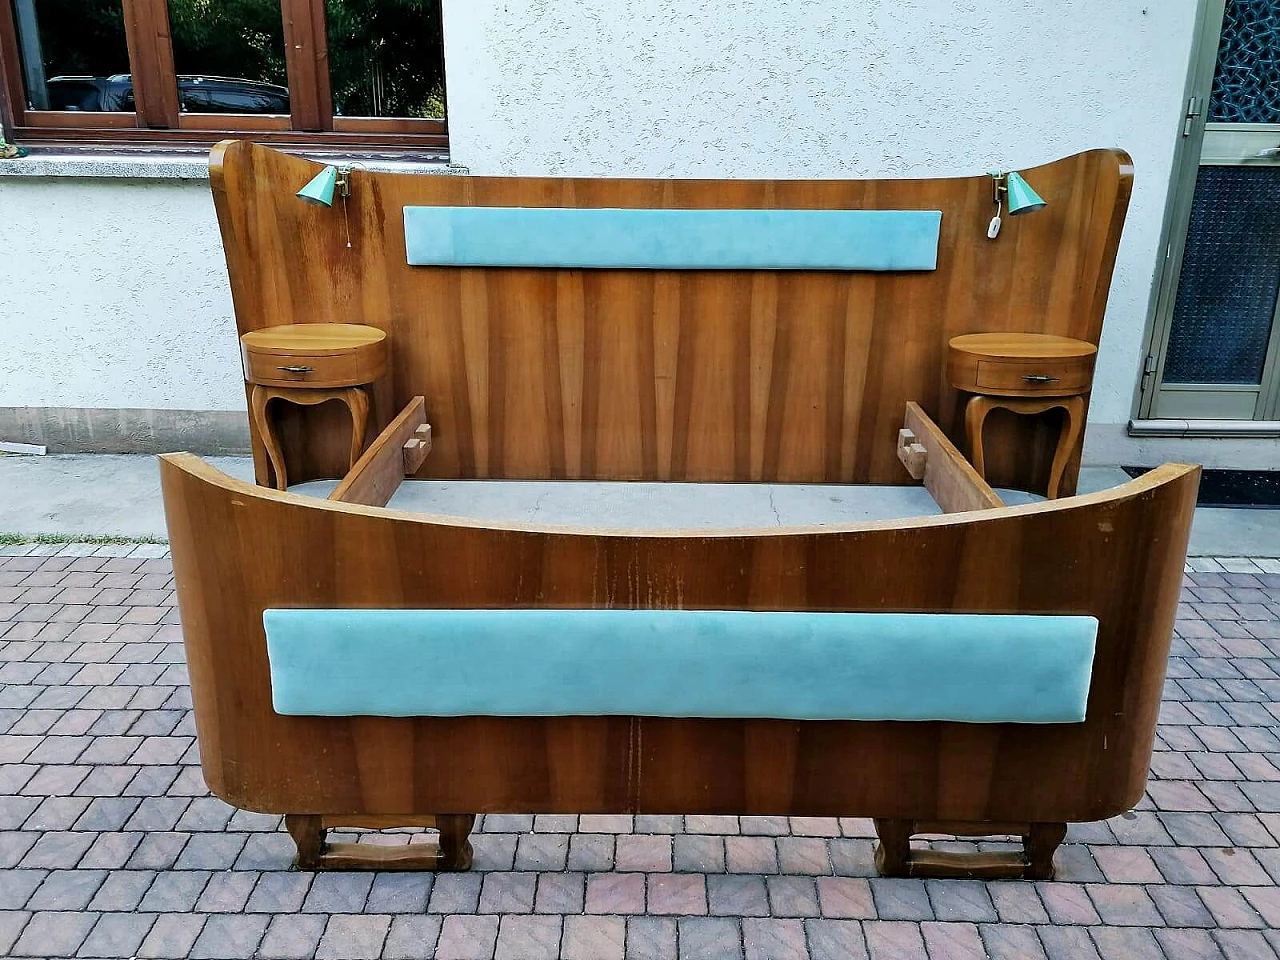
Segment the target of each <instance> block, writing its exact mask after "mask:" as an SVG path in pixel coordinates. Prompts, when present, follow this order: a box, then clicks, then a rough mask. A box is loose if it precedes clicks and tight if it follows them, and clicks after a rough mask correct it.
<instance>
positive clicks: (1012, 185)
mask: <svg viewBox="0 0 1280 960" xmlns="http://www.w3.org/2000/svg"><path fill="white" fill-rule="evenodd" d="M1006 188H1007V190H1008V191H1009V216H1011V217H1016V216H1017V215H1018V214H1020V213H1031V212H1032V211H1033V210H1039V209H1040V208H1041V207H1043V206H1044V205H1045V203H1044V198H1043V197H1041V196H1040V194H1038V193H1036V192H1035V191H1034V190H1032V189H1031V184H1029V183H1027V181H1026V180H1024V179H1023V177H1022V174H1020V173H1017V172H1013V173H1010V174H1009V175H1008V176H1007V178H1006ZM330 193H332V190H330ZM299 196H301V194H299Z"/></svg>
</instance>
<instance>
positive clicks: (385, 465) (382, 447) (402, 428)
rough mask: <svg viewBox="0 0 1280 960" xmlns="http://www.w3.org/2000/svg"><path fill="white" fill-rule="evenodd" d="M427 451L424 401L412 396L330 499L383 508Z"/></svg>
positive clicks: (429, 431)
mask: <svg viewBox="0 0 1280 960" xmlns="http://www.w3.org/2000/svg"><path fill="white" fill-rule="evenodd" d="M430 452H431V425H430V424H429V423H427V408H426V401H425V400H423V398H422V397H414V398H413V399H412V400H410V401H409V403H408V404H407V405H406V406H405V408H404V409H403V410H401V411H400V413H399V415H398V416H397V417H396V418H395V419H394V420H392V421H391V422H390V423H389V424H387V428H386V429H385V430H383V431H382V433H380V434H378V437H377V439H376V440H374V441H373V443H371V444H369V449H368V450H366V451H365V452H364V455H363V456H362V457H361V458H360V459H359V460H357V461H356V464H355V466H354V467H352V468H351V469H350V470H349V471H348V472H347V475H346V476H345V477H343V478H342V482H341V483H340V484H338V486H337V487H336V488H335V489H334V491H333V493H331V494H329V499H330V500H338V501H341V502H342V503H362V504H364V505H365V506H366V507H385V506H386V505H387V502H388V501H389V500H390V499H391V498H392V497H393V496H394V495H395V492H396V488H398V487H399V486H400V481H401V480H403V479H404V478H405V477H407V476H412V475H413V474H414V473H416V472H417V471H418V468H419V467H421V466H422V462H423V461H424V460H426V458H427V454H428V453H430Z"/></svg>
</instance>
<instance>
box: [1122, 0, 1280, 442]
mask: <svg viewBox="0 0 1280 960" xmlns="http://www.w3.org/2000/svg"><path fill="white" fill-rule="evenodd" d="M1207 7H1208V8H1209V9H1208V10H1206V12H1205V15H1206V21H1207V23H1209V24H1212V23H1214V22H1215V20H1216V21H1217V22H1220V23H1221V30H1220V31H1215V30H1210V29H1206V30H1205V31H1204V32H1205V34H1206V35H1207V37H1208V39H1209V41H1210V42H1209V43H1208V44H1205V46H1206V47H1207V49H1206V50H1205V53H1204V56H1203V58H1202V63H1201V64H1200V67H1199V69H1198V70H1197V77H1198V78H1199V80H1200V81H1201V82H1200V83H1199V84H1196V86H1198V87H1199V89H1198V90H1197V95H1196V96H1193V97H1192V98H1191V100H1190V102H1189V103H1188V105H1187V107H1188V110H1187V118H1186V121H1185V126H1184V135H1186V136H1188V137H1189V138H1192V139H1191V143H1189V144H1188V146H1189V147H1191V148H1192V149H1194V137H1195V134H1196V133H1197V132H1199V133H1200V134H1201V136H1200V139H1199V153H1198V163H1194V164H1188V165H1187V166H1190V167H1193V169H1191V170H1190V171H1188V172H1187V173H1185V174H1184V189H1183V191H1182V195H1181V196H1180V197H1179V198H1178V199H1177V201H1176V202H1175V209H1174V217H1173V223H1174V229H1173V231H1172V238H1173V239H1171V242H1170V245H1169V248H1168V254H1169V261H1168V263H1167V267H1166V270H1165V276H1164V277H1163V285H1162V291H1161V298H1160V306H1159V307H1158V315H1157V327H1156V334H1157V339H1156V348H1157V349H1156V350H1155V352H1154V354H1153V357H1152V358H1151V361H1149V362H1148V368H1147V369H1148V374H1154V376H1148V377H1147V378H1145V379H1146V382H1144V397H1143V407H1144V414H1145V415H1146V416H1148V417H1151V418H1157V419H1166V418H1169V419H1215V420H1217V419H1221V420H1270V419H1276V418H1277V416H1278V411H1277V393H1278V390H1280V375H1278V371H1277V367H1278V366H1280V334H1278V330H1280V324H1278V322H1277V312H1278V311H1277V304H1278V303H1280V0H1226V2H1225V3H1224V2H1223V0H1209V2H1208V4H1207ZM1214 39H1216V40H1217V43H1212V41H1213V40H1214ZM1193 84H1194V81H1193ZM1200 104H1206V108H1205V109H1204V110H1202V109H1201V108H1200V106H1199V105H1200ZM1202 113H1203V114H1204V115H1203V116H1202V115H1201V114H1202ZM1201 120H1203V124H1202V126H1201V125H1200V121H1201ZM1198 127H1199V129H1197V128H1198ZM1153 368H1154V369H1153Z"/></svg>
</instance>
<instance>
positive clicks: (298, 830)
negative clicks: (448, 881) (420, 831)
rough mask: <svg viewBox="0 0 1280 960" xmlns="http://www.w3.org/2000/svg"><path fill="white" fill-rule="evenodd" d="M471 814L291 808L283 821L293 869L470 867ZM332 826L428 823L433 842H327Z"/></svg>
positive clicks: (371, 827) (383, 826) (380, 827)
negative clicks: (293, 849)
mask: <svg viewBox="0 0 1280 960" xmlns="http://www.w3.org/2000/svg"><path fill="white" fill-rule="evenodd" d="M475 822H476V818H475V816H474V815H473V814H469V813H458V814H439V815H435V816H426V817H413V816H404V817H361V816H350V817H343V816H325V815H322V814H318V813H291V814H288V815H286V816H285V818H284V823H285V827H286V828H287V829H288V831H289V835H290V836H291V837H293V842H294V843H295V844H296V845H297V847H298V857H297V860H296V861H295V865H296V866H297V867H298V869H299V870H440V871H446V870H467V869H469V868H470V867H471V841H470V840H469V839H468V838H469V837H470V835H471V828H472V827H473V826H474V825H475ZM333 827H357V828H364V829H367V830H386V829H391V828H395V827H434V828H436V829H437V830H439V831H440V838H439V840H437V842H436V843H434V844H432V843H422V844H419V843H413V844H406V845H403V846H380V845H378V844H373V843H328V842H327V841H326V840H325V835H326V834H327V833H328V832H329V830H330V829H331V828H333Z"/></svg>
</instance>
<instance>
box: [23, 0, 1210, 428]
mask: <svg viewBox="0 0 1280 960" xmlns="http://www.w3.org/2000/svg"><path fill="white" fill-rule="evenodd" d="M443 4H444V13H445V45H446V62H447V69H448V88H449V111H450V118H449V125H450V136H451V146H452V153H453V159H454V161H455V162H456V163H458V164H461V165H463V166H465V167H469V168H470V169H471V171H472V172H474V173H501V174H528V175H545V174H587V175H609V176H624V175H635V176H707V177H713V176H714V177H896V176H902V177H906V176H944V175H959V174H973V173H978V172H982V171H985V170H987V169H990V168H993V167H1005V168H1013V167H1025V166H1030V165H1034V164H1038V163H1041V162H1045V161H1048V160H1052V159H1055V158H1057V157H1060V156H1064V155H1066V154H1069V153H1073V152H1075V151H1078V150H1082V149H1086V148H1089V147H1095V146H1104V145H1119V146H1123V147H1124V148H1125V149H1127V150H1128V151H1129V152H1130V153H1131V154H1132V155H1133V157H1134V160H1135V164H1136V167H1137V181H1136V191H1135V195H1134V198H1133V203H1132V206H1131V208H1130V213H1129V219H1128V223H1127V226H1126V229H1125V236H1124V242H1123V245H1122V248H1121V252H1120V261H1119V265H1118V269H1117V273H1116V279H1115V283H1114V285H1113V289H1112V295H1111V302H1110V307H1109V310H1108V318H1107V326H1106V332H1105V335H1104V339H1103V344H1102V354H1101V359H1100V362H1099V368H1098V373H1097V381H1096V389H1095V394H1094V404H1093V410H1092V419H1093V421H1094V422H1105V423H1111V424H1120V423H1123V422H1124V421H1126V420H1127V419H1128V417H1129V415H1130V408H1131V403H1132V397H1133V388H1134V383H1135V378H1136V371H1137V369H1138V366H1139V361H1140V354H1141V341H1142V334H1143V327H1144V323H1145V319H1146V312H1147V303H1148V298H1149V295H1150V290H1151V277H1152V271H1153V267H1154V264H1155V259H1156V247H1157V244H1158V237H1159V232H1160V224H1161V218H1162V214H1163V207H1164V202H1165V196H1166V190H1167V185H1168V179H1169V172H1170V165H1171V160H1172V155H1173V149H1174V143H1175V138H1176V137H1177V135H1178V130H1179V116H1180V111H1181V97H1182V90H1183V84H1184V80H1185V76H1186V69H1187V62H1188V56H1189V51H1190V44H1191V37H1192V32H1193V18H1194V15H1195V7H1196V2H1195V0H1149V2H1146V3H1143V2H1140V0H1059V2H1057V3H1053V4H1048V3H1041V2H1038V0H863V2H860V3H849V2H848V0H576V2H573V3H563V2H556V0H443ZM1050 200H1052V198H1050ZM0 222H3V224H4V228H5V230H4V235H5V237H4V243H3V246H2V247H0V289H3V290H4V291H5V296H4V301H5V302H4V307H3V309H2V310H0V407H5V406H48V407H147V408H160V409H196V410H242V409H243V403H244V400H243V393H242V386H241V381H240V375H239V361H238V356H237V349H236V340H235V328H234V323H233V321H232V311H231V302H230V294H229V291H228V288H227V281H226V274H225V267H224V265H223V260H222V254H221V250H220V247H219V242H218V234H217V226H216V222H215V220H214V215H213V208H212V203H211V200H210V197H209V190H208V184H207V182H203V181H158V180H149V181H138V180H114V181H113V180H103V179H98V180H84V179H68V178H46V179H24V178H19V177H10V176H4V177H0Z"/></svg>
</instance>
